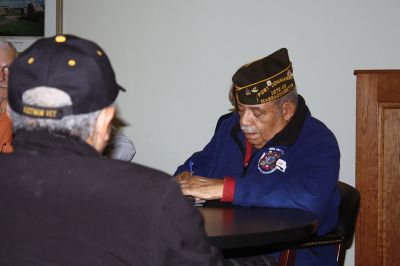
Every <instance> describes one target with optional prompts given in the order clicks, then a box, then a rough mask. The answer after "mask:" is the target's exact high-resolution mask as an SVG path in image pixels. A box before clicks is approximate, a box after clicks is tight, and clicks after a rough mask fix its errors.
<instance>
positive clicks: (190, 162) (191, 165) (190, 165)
mask: <svg viewBox="0 0 400 266" xmlns="http://www.w3.org/2000/svg"><path fill="white" fill-rule="evenodd" d="M193 164H194V163H193V161H189V172H190V174H191V175H193Z"/></svg>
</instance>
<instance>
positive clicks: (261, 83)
mask: <svg viewBox="0 0 400 266" xmlns="http://www.w3.org/2000/svg"><path fill="white" fill-rule="evenodd" d="M232 81H233V84H234V86H235V92H236V99H237V100H238V101H239V102H240V103H242V104H248V105H256V104H262V103H266V102H271V101H273V100H275V99H277V98H279V97H282V96H283V95H285V94H287V93H288V92H289V91H291V90H293V89H294V88H295V87H296V84H295V82H294V79H293V69H292V63H291V62H290V60H289V55H288V51H287V49H286V48H282V49H280V50H278V51H276V52H274V53H273V54H271V55H269V56H267V57H264V58H262V59H260V60H257V61H254V62H252V63H249V64H246V65H244V66H242V67H241V68H240V69H239V70H238V71H236V73H235V74H234V75H233V77H232Z"/></svg>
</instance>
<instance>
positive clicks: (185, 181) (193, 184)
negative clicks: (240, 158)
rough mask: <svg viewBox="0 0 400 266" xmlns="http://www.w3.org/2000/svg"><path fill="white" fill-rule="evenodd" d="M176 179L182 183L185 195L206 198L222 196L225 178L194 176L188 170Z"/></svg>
mask: <svg viewBox="0 0 400 266" xmlns="http://www.w3.org/2000/svg"><path fill="white" fill-rule="evenodd" d="M176 179H177V180H178V182H179V183H180V185H181V189H182V193H183V194H184V195H187V196H193V197H195V198H200V199H205V200H212V199H220V198H222V193H223V190H224V180H223V179H217V178H207V177H203V176H196V175H194V176H192V175H191V174H190V172H188V171H185V172H182V173H181V174H179V175H178V176H176Z"/></svg>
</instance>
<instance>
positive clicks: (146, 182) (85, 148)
mask: <svg viewBox="0 0 400 266" xmlns="http://www.w3.org/2000/svg"><path fill="white" fill-rule="evenodd" d="M120 90H123V89H122V88H121V87H120V86H119V85H118V84H117V83H116V80H115V75H114V71H113V69H112V67H111V64H110V62H109V60H108V58H107V56H106V54H105V52H104V51H103V50H102V49H101V48H100V47H99V46H98V45H97V44H95V43H93V42H91V41H88V40H85V39H82V38H79V37H75V36H72V35H62V36H55V37H51V38H44V39H41V40H38V41H37V42H35V43H34V44H33V45H32V46H31V47H30V48H28V49H27V50H26V51H25V52H24V53H22V54H21V55H20V56H19V57H18V59H16V61H14V63H13V64H12V66H11V67H10V78H9V105H10V110H9V111H10V114H11V118H12V120H13V127H14V132H15V138H14V153H11V154H4V155H3V154H1V155H0V169H1V170H2V176H1V178H0V217H2V218H1V225H0V265H220V264H221V261H220V257H219V254H218V252H217V251H216V250H215V249H214V248H213V247H210V245H209V244H208V241H207V236H206V234H205V231H204V228H203V221H202V218H201V216H200V214H199V213H198V211H197V210H195V209H194V208H193V207H192V206H190V203H189V202H188V201H187V200H185V199H184V197H183V196H182V194H181V192H180V189H179V186H178V185H177V184H176V181H175V179H173V178H171V177H170V176H168V175H166V174H164V173H161V172H159V171H156V170H152V169H149V168H146V167H143V166H139V165H136V164H133V163H127V162H122V161H117V160H111V159H107V158H106V157H103V156H101V152H102V150H103V149H104V147H105V145H106V143H107V141H108V139H109V137H110V130H111V121H112V119H113V116H114V112H115V108H114V107H113V102H114V101H115V99H116V97H117V95H118V93H119V91H120ZM177 210H179V211H177Z"/></svg>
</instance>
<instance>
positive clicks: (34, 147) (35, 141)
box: [14, 131, 101, 157]
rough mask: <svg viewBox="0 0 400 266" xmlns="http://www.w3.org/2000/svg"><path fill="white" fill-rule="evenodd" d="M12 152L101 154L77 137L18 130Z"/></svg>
mask: <svg viewBox="0 0 400 266" xmlns="http://www.w3.org/2000/svg"><path fill="white" fill-rule="evenodd" d="M14 152H15V153H20V152H22V153H26V152H28V153H30V154H33V155H45V154H52V155H57V154H75V155H78V156H97V157H99V156H101V155H100V154H99V153H98V152H97V151H96V150H95V149H94V148H93V147H92V146H90V145H89V144H87V143H86V142H83V141H81V140H79V139H78V138H73V137H69V136H65V135H62V134H50V133H48V132H44V131H29V132H28V131H18V132H17V134H16V135H15V137H14Z"/></svg>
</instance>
